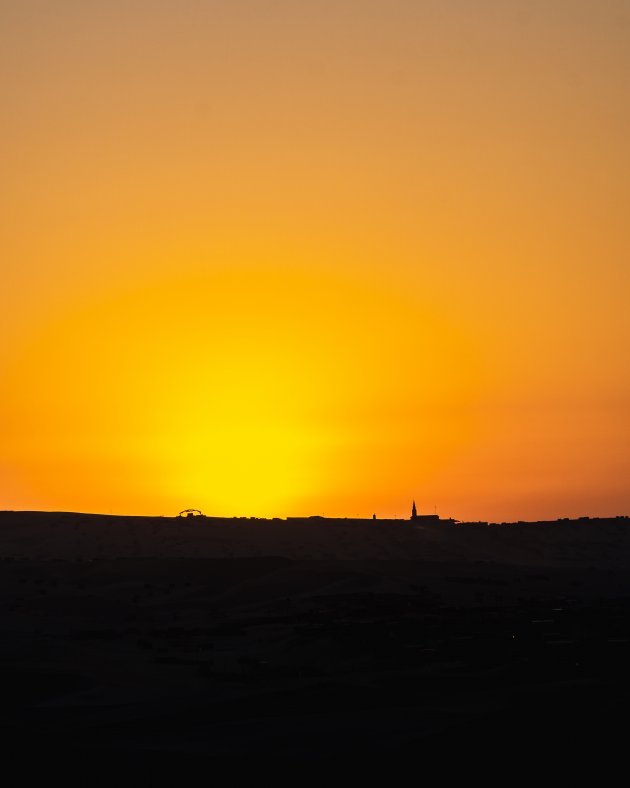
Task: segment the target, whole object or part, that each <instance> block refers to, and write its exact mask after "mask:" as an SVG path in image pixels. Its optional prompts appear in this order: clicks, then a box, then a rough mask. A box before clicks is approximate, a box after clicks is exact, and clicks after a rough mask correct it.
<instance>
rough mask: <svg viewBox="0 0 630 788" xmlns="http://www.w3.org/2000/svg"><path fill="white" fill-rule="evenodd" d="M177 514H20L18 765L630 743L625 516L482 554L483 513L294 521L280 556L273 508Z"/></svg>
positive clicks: (424, 757)
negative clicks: (448, 525)
mask: <svg viewBox="0 0 630 788" xmlns="http://www.w3.org/2000/svg"><path fill="white" fill-rule="evenodd" d="M156 522H157V524H156ZM178 527H179V526H178V525H177V523H176V522H175V521H171V520H168V521H161V522H158V521H144V520H138V519H134V520H129V521H122V520H121V521H120V522H119V523H117V522H115V518H108V519H107V520H106V521H105V520H99V519H98V518H89V517H83V518H82V517H81V516H75V515H63V516H62V515H27V514H24V515H18V514H12V513H6V514H0V632H1V640H0V698H1V706H0V740H1V741H2V743H3V747H4V753H3V758H4V760H5V762H6V761H7V760H11V761H15V762H17V763H19V764H22V765H23V766H24V767H31V766H34V765H35V766H38V767H40V768H44V769H53V770H59V769H61V770H65V769H68V768H69V767H70V766H72V767H73V768H79V769H89V770H90V772H89V773H90V775H91V777H90V780H87V781H86V783H85V784H91V783H94V782H95V779H96V777H97V776H98V774H97V773H101V771H102V772H103V773H104V772H105V771H106V770H107V769H112V768H113V769H121V768H125V769H133V768H136V767H137V768H140V769H148V768H151V769H154V770H155V769H157V770H159V771H160V772H161V773H162V774H166V773H168V772H169V770H174V771H175V772H176V773H180V772H181V770H182V769H184V768H186V767H188V766H190V765H191V764H192V765H196V766H199V765H202V766H206V767H207V768H208V769H215V768H219V767H221V768H229V769H231V770H232V771H233V772H235V773H236V772H238V771H240V770H242V769H245V768H250V769H251V768H253V769H257V768H262V767H273V768H277V766H278V765H279V764H283V765H286V764H292V763H295V764H300V765H304V764H309V765H310V766H311V767H312V768H313V769H320V768H325V767H326V764H332V763H338V762H343V763H345V764H347V765H348V766H350V767H352V768H358V766H361V767H365V766H367V767H372V766H373V767H375V768H376V767H384V768H386V769H393V768H394V767H395V768H396V769H398V768H403V767H408V768H412V769H414V770H415V771H416V772H420V773H421V772H422V770H423V769H428V768H429V767H437V768H439V769H441V770H442V772H444V773H447V772H449V771H451V770H454V769H458V770H464V771H465V770H466V769H473V768H474V769H475V770H478V769H484V768H486V769H487V768H489V765H490V764H495V765H496V764H497V763H498V762H499V760H500V761H501V763H503V762H504V761H505V763H508V764H510V768H511V769H514V770H516V771H519V772H520V771H522V770H523V769H524V768H526V767H527V766H528V765H529V766H531V765H532V764H537V767H536V768H539V767H540V768H542V764H543V763H548V762H549V761H551V762H552V763H553V764H554V765H555V767H556V768H559V769H560V770H561V771H564V772H565V773H568V772H569V771H570V772H574V771H576V770H577V771H579V770H580V769H581V768H582V766H583V765H584V766H585V765H586V764H587V763H591V765H592V762H593V761H596V762H598V763H599V764H600V768H602V769H603V768H604V766H605V765H606V764H608V763H610V762H611V761H613V760H614V759H616V758H618V757H619V755H620V754H623V753H624V752H625V748H626V740H627V734H628V715H629V713H630V703H629V701H630V675H629V670H630V571H628V570H629V569H630V563H628V562H627V558H626V554H625V552H624V551H625V544H626V542H627V537H626V532H625V529H626V528H629V527H630V526H628V525H627V524H623V523H622V524H614V523H613V524H609V525H605V524H604V525H601V526H597V525H587V526H583V527H582V526H575V532H574V533H571V530H570V527H569V526H566V527H565V526H563V525H558V526H555V527H557V528H558V529H560V530H559V532H557V533H546V534H545V533H543V531H542V530H541V531H540V532H539V533H538V534H536V533H533V534H530V533H528V532H527V531H526V530H524V529H527V528H529V529H535V528H537V527H539V528H543V529H544V528H553V527H554V526H522V527H519V528H520V530H519V529H517V528H513V530H512V531H511V534H508V531H509V528H508V527H505V528H504V530H503V531H495V532H494V533H493V532H491V531H489V530H488V528H489V527H485V529H483V528H481V527H478V530H477V534H478V539H477V543H476V546H475V527H473V526H470V527H469V529H470V530H468V531H466V532H464V530H463V528H462V529H459V530H458V529H457V528H455V529H452V530H451V531H449V533H447V534H446V533H444V534H443V533H440V532H435V533H430V534H427V533H426V532H424V531H422V532H417V533H415V534H414V532H413V531H411V530H407V531H404V532H401V533H398V532H396V531H395V530H390V531H389V532H386V533H380V532H379V533H378V534H376V535H374V533H371V534H365V533H363V531H362V528H359V527H357V530H356V531H354V532H352V531H351V530H349V527H348V528H346V530H345V531H344V530H343V528H342V526H339V527H340V528H341V529H342V530H340V531H336V532H334V533H333V532H332V531H331V532H330V533H326V532H325V531H324V532H323V533H320V532H319V531H318V533H317V534H315V533H314V532H313V533H310V534H308V533H307V532H306V530H304V531H303V532H302V533H301V535H300V534H299V528H298V530H297V531H296V532H295V533H293V532H291V533H287V529H290V528H291V527H292V526H290V525H289V524H287V523H280V524H275V525H274V528H275V529H276V530H274V532H273V533H274V534H275V537H274V539H271V538H270V536H269V534H270V533H271V532H269V534H268V537H269V542H268V544H269V548H268V551H267V552H268V553H269V554H268V555H265V554H264V553H265V550H264V545H263V546H261V543H260V538H259V537H260V535H259V534H257V533H256V534H253V535H252V534H251V533H249V532H246V531H247V529H255V528H257V527H258V526H257V525H256V524H255V523H251V524H248V525H246V526H241V530H240V531H235V530H234V528H232V530H231V531H230V532H227V531H226V532H221V531H220V528H219V531H218V532H217V531H215V532H213V533H212V535H211V537H210V536H208V535H207V534H205V533H204V532H203V531H201V532H199V533H197V531H196V530H195V529H200V528H206V529H211V528H212V525H211V524H209V523H205V524H203V523H196V524H194V526H190V528H192V530H189V531H188V532H186V530H185V529H183V530H181V529H180V531H179V532H177V533H175V532H174V529H176V528H178ZM187 527H188V526H187ZM221 527H222V526H221ZM326 527H327V526H326V525H325V524H318V525H317V526H313V528H316V529H320V531H321V529H322V528H326ZM372 527H373V528H376V529H378V528H379V527H380V526H372ZM401 527H402V526H401ZM134 528H135V529H136V531H135V532H134ZM583 528H590V529H592V532H593V533H592V545H593V548H592V550H591V551H590V552H589V539H590V538H591V537H590V536H589V533H588V531H586V532H585V531H584V530H583ZM116 529H118V532H117V531H116ZM120 529H126V530H124V532H122V531H120ZM143 529H144V530H143ZM160 529H170V530H166V531H165V532H164V533H162V532H161V530H160ZM243 529H246V530H245V531H244V530H243ZM563 529H564V531H563ZM598 529H599V530H598ZM606 529H608V530H606ZM200 534H201V535H200ZM296 534H298V535H296ZM458 534H459V535H458ZM560 537H561V538H560ZM168 539H177V540H179V541H178V542H177V543H178V544H179V549H178V551H174V552H175V555H178V554H179V556H180V557H172V558H169V557H165V556H164V555H163V552H164V544H165V543H168ZM204 539H205V540H206V542H204ZM208 539H211V540H215V542H216V544H217V545H219V547H217V550H219V549H220V550H221V551H222V552H221V553H220V556H221V557H216V556H215V557H213V555H212V550H211V549H209V548H208V547H207V540H208ZM458 539H459V540H460V542H459V543H458V541H457V540H458ZM151 540H153V541H151ZM164 540H166V542H165V541H164ZM283 540H284V541H283ZM493 540H494V541H493ZM510 540H511V541H510ZM215 542H213V544H214V543H215ZM381 542H382V543H383V545H384V547H383V550H382V552H383V556H384V557H382V558H379V557H378V556H374V555H372V552H373V550H374V549H375V545H378V544H379V543H381ZM202 543H203V544H206V548H205V549H201V547H200V545H202ZM366 543H367V544H368V550H367V552H368V554H367V555H366V547H365V545H366ZM243 544H250V547H249V548H247V549H249V550H250V551H252V552H254V554H253V555H250V556H249V557H247V556H246V555H239V554H240V553H241V552H243V551H245V552H246V551H247V549H244V548H243ZM251 544H254V545H255V546H254V547H251ZM300 544H301V545H302V548H300ZM353 544H354V549H355V555H356V557H355V558H352V557H348V554H349V553H350V554H352V546H353ZM466 544H468V552H469V553H470V555H471V556H472V557H471V558H470V559H469V560H467V559H466V557H465V554H466V550H462V546H464V547H465V546H466ZM304 545H306V547H304ZM322 545H323V547H322ZM387 545H389V546H390V549H389V550H388V549H386V546H387ZM493 545H494V546H493ZM615 545H617V549H615ZM195 546H196V547H195ZM193 548H194V549H193ZM300 550H302V552H306V553H308V555H309V556H310V557H306V556H304V555H300ZM151 551H153V553H154V554H153V555H151V554H150V553H151ZM195 551H196V552H200V553H202V557H198V558H195V557H194V552H195ZM255 551H259V553H260V554H256V552H255ZM322 551H324V552H325V553H326V554H327V555H326V556H324V555H322ZM493 551H494V552H493ZM116 552H117V553H118V555H116ZM189 552H190V553H192V554H188V553H189ZM230 552H231V553H232V555H233V556H236V557H231V558H230V557H225V553H230ZM283 552H284V553H285V555H283ZM398 552H402V553H403V555H402V556H401V555H398ZM462 552H463V553H464V554H463V555H462ZM335 553H339V554H340V555H342V556H344V557H342V558H337V557H336V556H335ZM405 553H406V554H407V557H404V554H405ZM480 555H482V556H485V557H479V556H480ZM506 555H507V558H506ZM64 556H65V557H64ZM96 765H98V766H96ZM208 773H209V774H213V772H212V771H210V772H208ZM108 782H109V784H111V780H109V781H108ZM120 782H121V780H120V779H119V780H118V783H120ZM122 783H123V784H124V780H122Z"/></svg>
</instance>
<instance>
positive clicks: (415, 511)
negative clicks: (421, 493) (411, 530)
mask: <svg viewBox="0 0 630 788" xmlns="http://www.w3.org/2000/svg"><path fill="white" fill-rule="evenodd" d="M417 516H418V510H417V509H416V502H415V501H414V502H413V506H412V507H411V519H412V520H415V519H416V517H417Z"/></svg>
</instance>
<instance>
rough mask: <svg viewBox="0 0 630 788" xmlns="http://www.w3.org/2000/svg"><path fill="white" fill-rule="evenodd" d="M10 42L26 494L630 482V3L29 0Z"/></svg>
mask: <svg viewBox="0 0 630 788" xmlns="http://www.w3.org/2000/svg"><path fill="white" fill-rule="evenodd" d="M0 60H1V63H2V73H3V74H4V75H5V79H4V80H3V82H2V85H0V99H1V101H2V108H3V113H2V115H3V123H2V126H1V128H0V156H1V157H2V172H3V178H2V183H1V184H0V211H1V214H0V215H1V216H2V219H1V220H0V260H1V264H0V265H1V269H0V270H1V271H2V287H1V288H0V299H1V302H0V509H47V510H70V511H77V510H81V511H91V512H104V513H108V512H112V513H120V514H147V515H151V514H165V515H169V514H172V513H173V512H175V513H176V512H177V511H179V510H181V509H183V508H185V507H188V506H195V507H197V506H198V507H199V508H200V509H202V510H203V511H204V512H206V513H208V514H216V515H218V516H232V515H247V516H259V517H273V516H281V517H284V516H293V515H303V514H315V515H316V514H326V515H327V516H330V517H334V516H348V517H353V516H360V517H371V516H372V513H373V512H376V513H377V515H378V516H379V517H383V518H386V517H393V516H398V517H406V516H408V511H409V508H410V505H411V503H410V502H411V500H412V499H413V498H415V500H416V503H417V506H418V511H419V512H420V513H433V511H434V506H437V510H438V513H440V514H441V515H442V516H444V517H449V516H453V517H456V518H458V519H462V520H478V519H481V520H495V521H502V520H505V521H507V520H519V519H522V520H525V519H538V518H543V519H546V518H550V519H553V518H556V517H575V516H581V515H593V516H601V517H608V516H615V515H624V514H628V513H630V489H629V486H628V479H630V354H629V353H628V347H630V311H629V310H628V307H627V300H628V293H629V292H630V233H629V232H628V215H629V214H630V144H629V142H628V129H630V92H629V91H628V85H629V84H630V6H629V4H628V2H627V1H626V0H599V1H596V0H547V1H546V2H544V3H543V2H531V0H530V1H529V2H524V0H523V1H522V0H514V1H513V2H510V3H504V2H499V0H480V2H477V3H470V2H467V0H441V1H440V2H438V0H431V1H428V0H426V1H425V0H415V1H414V2H411V0H388V1H387V2H385V0H361V2H359V1H358V0H346V1H345V2H344V0H335V2H333V0H322V1H321V2H317V3H315V2H302V3H294V2H289V1H288V0H278V1H276V2H272V1H270V0H266V2H263V1H262V0H230V1H229V2H227V1H225V2H223V1H222V0H205V1H204V0H201V1H199V0H195V2H192V0H179V2H177V3H175V2H171V1H170V0H158V1H157V2H156V1H155V0H152V1H151V2H149V0H128V2H125V3H124V4H118V3H106V2H104V1H103V0H91V2H89V3H77V2H75V0H58V2H55V3H53V4H51V3H46V2H43V0H23V2H20V3H6V2H5V3H0Z"/></svg>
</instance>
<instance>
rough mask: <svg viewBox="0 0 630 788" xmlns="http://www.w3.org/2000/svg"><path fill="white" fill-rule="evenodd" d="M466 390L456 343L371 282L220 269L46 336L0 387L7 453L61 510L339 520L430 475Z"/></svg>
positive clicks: (141, 293) (447, 449)
mask: <svg viewBox="0 0 630 788" xmlns="http://www.w3.org/2000/svg"><path fill="white" fill-rule="evenodd" d="M42 380H44V381H46V382H47V383H46V385H45V386H44V387H42V386H41V384H40V383H39V381H42ZM477 386H478V371H477V370H476V369H475V367H474V364H473V361H472V359H471V354H470V348H469V347H468V344H467V343H466V342H464V341H463V339H462V337H461V336H460V335H458V333H457V332H456V331H455V330H454V329H453V328H452V327H449V326H448V325H447V322H446V321H445V320H444V319H443V318H440V317H439V316H437V315H436V314H434V313H433V314H432V313H430V311H429V310H428V308H427V305H426V304H423V303H421V302H420V301H416V300H414V299H413V298H409V297H406V296H402V295H401V294H396V293H394V292H393V291H391V290H390V289H389V288H388V287H387V286H386V285H385V284H384V283H383V282H372V283H371V284H368V283H363V284H357V283H353V282H351V281H350V280H349V279H347V278H344V277H342V276H337V275H333V274H325V273H321V272H320V273H313V272H304V271H302V272H300V271H299V270H292V271H290V270H287V269H275V270H271V271H270V270H269V269H265V270H264V271H263V270H261V269H260V268H256V267H245V266H242V267H234V266H233V267H230V268H224V269H217V270H216V271H215V273H213V274H211V275H189V276H183V275H182V276H180V277H178V278H174V279H173V278H171V279H169V280H164V281H162V282H160V283H155V282H153V283H151V284H147V285H145V286H138V287H136V288H134V289H131V290H128V291H125V292H124V293H118V294H116V295H112V296H110V297H109V298H107V299H103V300H101V301H100V302H98V303H91V304H89V305H83V306H81V307H80V308H77V309H76V310H74V311H73V312H72V311H70V312H67V313H66V314H65V315H64V317H63V318H62V319H60V320H58V321H56V322H53V323H50V324H48V325H46V326H43V327H42V328H41V330H40V331H39V333H38V335H37V336H36V337H33V338H32V339H31V341H30V343H29V344H28V345H27V346H25V347H24V348H23V349H22V353H21V355H20V357H19V358H18V359H16V360H15V362H14V363H13V365H12V367H11V368H10V370H9V376H8V377H7V379H6V383H5V388H6V389H7V391H8V394H9V396H8V402H9V409H8V412H7V415H8V418H7V424H6V429H5V432H4V443H5V446H4V449H5V455H6V454H7V453H8V454H9V455H10V456H11V457H12V463H13V465H14V466H15V467H18V468H19V469H20V473H21V478H22V482H23V483H24V484H27V485H28V486H29V488H30V489H31V491H32V494H33V496H34V497H35V499H36V498H37V496H38V495H40V496H41V497H42V499H44V498H45V499H46V500H47V501H50V500H54V501H55V503H56V504H57V505H58V506H59V507H62V508H64V507H72V508H81V504H82V502H85V505H86V506H88V502H89V508H94V507H95V506H98V505H100V506H101V508H102V509H103V510H105V511H109V510H112V509H113V510H115V511H120V510H124V511H128V512H136V511H137V512H146V511H147V510H151V511H155V510H157V511H165V512H166V513H169V512H170V511H172V510H177V509H178V507H179V508H181V507H182V506H184V505H193V504H194V505H197V506H201V507H202V508H204V510H206V511H207V512H212V513H216V514H222V515H231V514H251V515H257V516H270V515H277V514H281V515H282V514H287V513H293V512H296V511H302V510H303V507H307V506H313V505H315V502H316V501H317V500H320V499H323V498H325V499H326V500H327V501H328V505H329V506H330V505H332V506H335V504H336V505H337V506H338V511H340V512H343V510H344V507H347V506H352V507H354V508H356V506H357V505H362V506H365V504H357V502H358V501H365V500H366V495H365V492H366V490H369V489H370V488H371V487H374V486H375V485H379V486H381V487H382V486H383V485H385V486H386V487H387V488H389V489H391V488H392V486H393V487H394V490H395V493H394V494H398V491H400V494H401V495H403V496H404V495H405V493H406V492H407V490H408V489H411V488H412V487H413V485H414V484H417V482H418V480H419V479H421V478H422V477H423V476H426V475H427V474H430V473H431V472H432V470H434V469H435V467H436V466H439V464H440V462H441V461H442V460H443V459H444V457H446V456H448V455H449V453H451V452H452V451H453V450H454V448H456V447H457V446H458V445H459V444H460V443H461V442H462V441H465V440H466V436H467V433H468V431H469V405H470V402H471V400H472V398H473V396H474V391H475V388H476V387H477ZM36 444H40V445H43V446H54V447H55V459H54V461H53V462H49V463H46V462H44V463H43V464H42V463H41V456H42V452H41V449H38V448H37V446H36ZM37 458H39V461H38V459H37ZM49 459H50V460H52V459H53V458H52V457H51V458H49ZM394 468H395V470H394ZM44 469H45V470H44ZM95 502H96V503H95ZM367 505H368V506H369V505H370V503H369V495H368V503H367Z"/></svg>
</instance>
